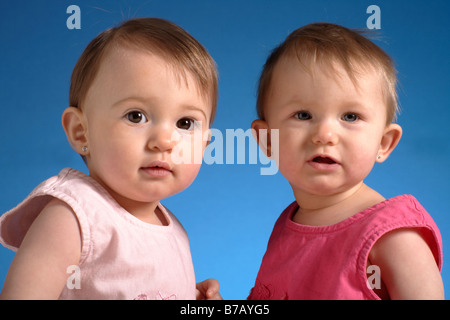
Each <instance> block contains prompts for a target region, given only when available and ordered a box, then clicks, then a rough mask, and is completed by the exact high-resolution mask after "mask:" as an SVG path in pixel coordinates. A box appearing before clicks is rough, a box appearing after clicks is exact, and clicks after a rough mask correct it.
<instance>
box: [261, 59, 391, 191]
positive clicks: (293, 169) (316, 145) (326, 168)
mask: <svg viewBox="0 0 450 320" xmlns="http://www.w3.org/2000/svg"><path fill="white" fill-rule="evenodd" d="M336 71H337V72H339V75H332V72H333V70H329V68H326V67H324V66H320V65H316V66H314V68H313V70H312V76H311V75H310V74H308V73H307V72H306V71H304V69H302V67H301V66H300V64H299V63H298V61H297V60H295V59H294V58H285V59H282V60H281V61H279V62H278V64H277V65H276V67H275V69H274V73H273V78H272V82H271V86H270V89H269V92H268V94H267V96H266V100H265V103H264V107H265V109H264V110H265V115H266V123H267V125H268V127H269V128H270V129H278V130H279V163H278V165H279V170H280V172H281V173H282V174H283V176H284V177H286V179H287V180H288V181H289V182H290V184H291V186H292V187H293V189H294V192H305V193H307V194H315V195H331V194H334V193H337V192H343V191H345V190H348V189H350V188H353V187H356V186H357V185H359V184H360V183H361V182H362V181H363V179H364V178H365V177H366V176H367V175H368V174H369V172H370V170H371V169H372V167H373V165H374V163H375V160H376V158H377V152H378V151H379V149H380V144H381V142H382V139H383V135H384V132H385V129H386V104H385V101H384V97H383V94H382V88H381V83H382V82H381V78H380V76H379V75H378V74H377V73H375V72H364V71H361V72H362V73H361V74H360V75H359V76H358V78H357V82H358V85H357V87H355V85H354V84H353V82H352V81H351V79H350V78H349V76H348V75H347V73H346V72H345V70H344V69H343V68H342V67H341V66H338V65H336ZM273 143H274V142H272V144H273ZM272 149H274V148H272Z"/></svg>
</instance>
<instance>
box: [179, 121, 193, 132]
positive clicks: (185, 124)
mask: <svg viewBox="0 0 450 320" xmlns="http://www.w3.org/2000/svg"><path fill="white" fill-rule="evenodd" d="M194 125H195V121H194V120H192V119H189V118H182V119H180V120H178V121H177V128H179V129H182V130H192V129H194Z"/></svg>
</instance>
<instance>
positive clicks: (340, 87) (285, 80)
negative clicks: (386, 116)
mask: <svg viewBox="0 0 450 320" xmlns="http://www.w3.org/2000/svg"><path fill="white" fill-rule="evenodd" d="M382 96H383V91H382V78H381V75H380V73H379V72H377V71H376V70H375V68H372V67H367V66H358V65H355V66H354V68H353V70H352V72H351V73H349V72H348V71H347V70H346V69H345V67H344V66H343V65H342V64H340V63H338V62H336V61H331V62H324V61H308V62H307V63H305V62H300V61H299V60H298V59H297V58H296V57H284V58H282V59H280V60H279V61H278V62H277V64H276V65H275V67H274V69H273V72H272V75H271V79H270V85H269V87H268V90H267V92H266V94H265V101H264V108H265V114H266V115H269V113H270V111H271V110H270V109H272V108H277V106H280V105H283V104H285V103H289V102H290V101H292V100H298V101H300V100H302V101H309V100H314V101H311V103H313V102H317V103H319V102H320V101H324V102H325V101H326V102H327V103H328V102H331V100H332V99H331V97H333V98H335V99H337V98H339V99H341V100H342V101H344V100H348V101H350V100H352V99H353V100H355V99H359V100H364V101H365V102H366V103H367V104H371V103H372V102H375V101H376V102H377V103H378V104H379V103H380V101H381V102H382V105H383V106H385V103H384V101H382V100H383V99H382ZM327 98H329V100H330V101H327Z"/></svg>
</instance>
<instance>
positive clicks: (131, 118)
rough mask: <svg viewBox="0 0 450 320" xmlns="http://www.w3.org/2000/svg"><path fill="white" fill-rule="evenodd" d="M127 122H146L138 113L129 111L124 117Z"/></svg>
mask: <svg viewBox="0 0 450 320" xmlns="http://www.w3.org/2000/svg"><path fill="white" fill-rule="evenodd" d="M126 118H127V119H128V121H130V122H132V123H144V122H147V117H146V116H145V115H144V114H143V113H142V112H140V111H131V112H128V113H127V115H126Z"/></svg>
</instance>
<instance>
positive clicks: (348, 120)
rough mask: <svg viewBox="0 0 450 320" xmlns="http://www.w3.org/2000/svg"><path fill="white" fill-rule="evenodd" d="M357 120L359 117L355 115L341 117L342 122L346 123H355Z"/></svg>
mask: <svg viewBox="0 0 450 320" xmlns="http://www.w3.org/2000/svg"><path fill="white" fill-rule="evenodd" d="M358 119H359V116H358V115H357V114H355V113H346V114H344V116H343V117H342V120H344V121H347V122H355V121H356V120H358Z"/></svg>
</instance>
